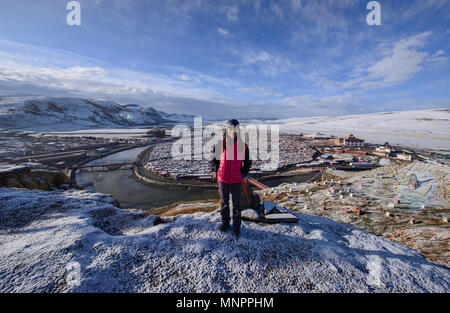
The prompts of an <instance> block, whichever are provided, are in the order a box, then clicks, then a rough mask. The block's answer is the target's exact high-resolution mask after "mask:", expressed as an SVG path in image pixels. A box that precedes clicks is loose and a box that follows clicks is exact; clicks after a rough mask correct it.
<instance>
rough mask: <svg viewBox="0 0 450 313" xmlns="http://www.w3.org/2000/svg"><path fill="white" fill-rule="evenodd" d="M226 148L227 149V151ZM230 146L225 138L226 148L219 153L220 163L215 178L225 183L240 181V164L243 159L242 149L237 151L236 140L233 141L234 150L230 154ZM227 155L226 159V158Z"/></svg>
mask: <svg viewBox="0 0 450 313" xmlns="http://www.w3.org/2000/svg"><path fill="white" fill-rule="evenodd" d="M227 150H228V151H229V152H228V153H227ZM231 150H232V147H231V145H230V143H229V142H228V140H227V143H226V149H223V151H222V154H221V155H220V165H219V171H218V176H217V179H218V180H219V181H221V182H223V183H226V184H236V183H240V182H241V181H242V173H241V166H242V161H243V159H244V154H243V151H238V150H239V149H238V145H237V140H236V141H235V142H234V149H233V150H234V151H233V154H234V155H231ZM227 157H228V159H227Z"/></svg>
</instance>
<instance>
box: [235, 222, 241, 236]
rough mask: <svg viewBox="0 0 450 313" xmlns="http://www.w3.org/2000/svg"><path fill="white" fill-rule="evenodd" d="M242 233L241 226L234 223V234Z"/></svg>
mask: <svg viewBox="0 0 450 313" xmlns="http://www.w3.org/2000/svg"><path fill="white" fill-rule="evenodd" d="M240 234H241V226H240V225H239V226H238V225H233V235H235V236H239V235H240Z"/></svg>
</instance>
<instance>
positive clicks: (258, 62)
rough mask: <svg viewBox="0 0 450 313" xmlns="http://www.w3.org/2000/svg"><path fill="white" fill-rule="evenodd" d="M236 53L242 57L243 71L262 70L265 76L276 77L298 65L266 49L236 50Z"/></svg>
mask: <svg viewBox="0 0 450 313" xmlns="http://www.w3.org/2000/svg"><path fill="white" fill-rule="evenodd" d="M235 54H236V55H238V57H240V58H241V63H240V66H242V67H244V68H241V71H242V72H245V71H248V70H250V71H254V70H257V71H260V72H262V73H263V74H264V75H265V76H270V77H275V76H278V75H280V74H282V73H287V72H289V71H292V70H294V68H295V67H296V65H295V64H293V63H292V62H291V61H290V60H289V59H288V58H285V57H283V56H280V55H275V54H271V53H268V52H267V51H265V50H259V51H256V50H253V49H247V50H246V51H244V52H242V51H235Z"/></svg>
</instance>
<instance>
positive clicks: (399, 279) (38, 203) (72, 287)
mask: <svg viewBox="0 0 450 313" xmlns="http://www.w3.org/2000/svg"><path fill="white" fill-rule="evenodd" d="M296 216H298V218H299V222H298V223H296V224H275V225H260V224H256V223H252V222H243V227H242V232H241V236H240V238H239V239H235V238H234V237H233V235H232V234H231V232H227V233H222V232H220V231H218V230H217V226H218V224H219V220H220V215H219V213H218V212H217V211H216V212H212V213H196V214H192V215H180V216H177V217H175V218H173V217H172V218H166V220H164V219H161V218H159V217H157V216H154V215H150V216H147V215H146V214H145V213H143V212H140V211H129V210H122V209H119V208H117V207H116V206H114V199H113V198H111V197H110V196H107V195H102V194H98V193H91V192H87V191H78V190H77V191H73V190H69V191H53V192H45V191H36V190H24V189H6V188H1V189H0V291H1V292H448V291H449V285H450V270H449V269H448V268H446V267H444V266H440V265H435V264H432V263H428V262H427V261H426V260H425V259H424V258H423V257H422V256H421V255H420V254H418V253H417V252H415V251H413V250H412V249H410V248H407V247H404V246H401V245H399V244H397V243H394V242H392V241H390V240H388V239H385V238H381V237H377V236H374V235H371V234H369V233H366V232H364V231H361V230H359V229H357V228H355V227H353V226H351V225H347V224H339V223H336V222H334V221H331V220H329V219H327V218H323V217H318V216H311V215H306V214H296Z"/></svg>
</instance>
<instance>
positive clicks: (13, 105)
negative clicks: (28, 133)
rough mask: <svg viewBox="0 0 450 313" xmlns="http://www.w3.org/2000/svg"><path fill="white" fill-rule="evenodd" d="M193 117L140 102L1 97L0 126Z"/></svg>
mask: <svg viewBox="0 0 450 313" xmlns="http://www.w3.org/2000/svg"><path fill="white" fill-rule="evenodd" d="M192 121H193V115H181V114H173V113H166V112H163V111H159V110H156V109H155V108H153V107H141V106H139V105H137V104H124V105H122V104H118V103H116V102H111V101H101V100H93V99H83V98H71V97H6V98H4V97H2V98H0V128H8V129H24V130H43V129H52V130H53V129H83V128H94V127H97V128H104V127H137V126H151V125H160V124H170V123H180V122H183V123H190V122H192Z"/></svg>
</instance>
